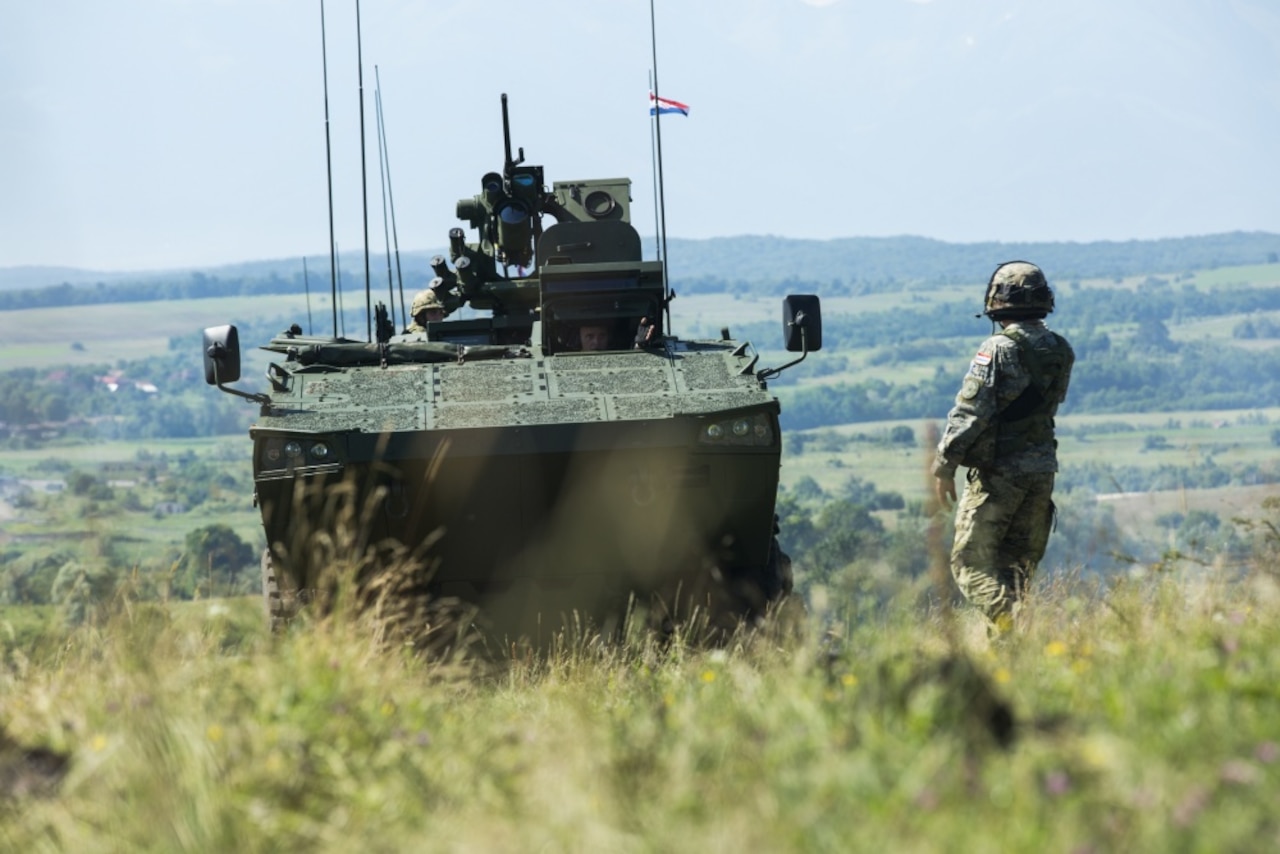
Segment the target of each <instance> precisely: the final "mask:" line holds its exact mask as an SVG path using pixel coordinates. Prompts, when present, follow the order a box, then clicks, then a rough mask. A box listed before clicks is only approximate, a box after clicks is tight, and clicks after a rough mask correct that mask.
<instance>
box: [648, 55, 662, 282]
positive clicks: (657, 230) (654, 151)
mask: <svg viewBox="0 0 1280 854" xmlns="http://www.w3.org/2000/svg"><path fill="white" fill-rule="evenodd" d="M649 91H650V92H652V91H653V69H652V68H651V69H649ZM657 103H658V102H657V101H654V104H655V105H656V104H657ZM654 109H657V107H656V106H655V108H654ZM649 160H650V161H651V164H652V165H651V166H650V168H651V169H652V170H653V171H652V172H651V173H650V174H651V175H653V244H654V252H656V253H657V256H658V260H659V261H661V260H662V227H661V226H660V225H659V223H658V147H657V145H656V144H655V143H654V141H653V125H650V126H649Z"/></svg>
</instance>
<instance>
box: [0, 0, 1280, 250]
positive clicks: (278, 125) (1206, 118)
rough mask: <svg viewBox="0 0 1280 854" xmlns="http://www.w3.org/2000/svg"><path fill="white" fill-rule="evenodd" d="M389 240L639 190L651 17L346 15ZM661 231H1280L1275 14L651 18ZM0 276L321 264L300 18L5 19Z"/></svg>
mask: <svg viewBox="0 0 1280 854" xmlns="http://www.w3.org/2000/svg"><path fill="white" fill-rule="evenodd" d="M325 8H326V12H327V26H328V41H329V106H330V113H331V131H332V140H333V156H334V166H333V169H334V178H335V186H334V193H335V203H336V205H337V221H338V243H339V244H340V246H341V247H342V248H343V250H344V251H345V250H350V249H356V248H358V247H359V246H360V245H362V243H363V237H362V225H361V205H360V185H359V170H360V160H359V157H360V151H359V112H358V108H357V104H358V93H357V74H356V71H357V63H356V56H355V43H356V39H355V11H354V9H355V7H354V2H353V0H351V2H348V1H347V0H328V2H327V3H326V6H325ZM362 14H363V21H362V26H363V34H364V82H365V110H366V130H367V133H368V139H369V148H368V166H367V168H368V177H369V206H370V242H371V244H372V245H373V246H374V247H375V248H376V249H378V250H381V248H382V247H383V245H384V243H383V230H382V228H383V227H382V219H381V195H380V189H379V182H378V160H377V154H376V147H375V146H374V142H373V141H374V127H375V125H374V98H373V92H374V88H373V87H374V66H375V65H377V66H378V67H379V69H380V74H381V81H382V87H383V105H384V108H385V111H386V121H387V128H388V136H389V140H388V144H389V147H390V165H391V176H392V179H393V184H392V188H393V191H394V198H395V203H396V218H397V225H398V233H399V240H400V246H401V248H402V249H404V250H412V249H427V248H435V247H442V246H443V245H444V244H445V236H446V233H447V231H448V229H449V228H450V227H452V226H453V225H455V224H457V222H456V220H455V219H454V205H455V203H456V201H457V200H458V199H459V198H462V197H464V196H471V195H473V194H474V193H475V192H476V191H477V190H478V188H479V179H480V176H481V174H483V173H484V172H486V171H489V170H496V169H500V168H501V165H502V136H501V113H500V111H499V95H500V93H502V92H507V93H508V94H509V95H510V98H511V122H512V131H513V137H514V140H513V141H514V143H515V145H517V146H523V147H524V149H525V153H526V155H527V158H528V160H529V162H532V163H541V164H543V165H544V166H545V167H546V175H547V180H548V182H551V181H553V180H557V179H574V178H591V177H614V176H620V175H625V176H629V177H631V178H632V180H633V181H634V182H635V183H634V184H633V191H632V192H633V196H634V198H635V203H634V205H633V216H634V219H635V221H636V223H637V225H638V227H639V229H640V231H641V233H643V234H652V232H653V204H652V183H651V180H652V179H651V175H652V170H651V153H650V143H649V139H650V132H649V120H648V115H647V102H646V97H647V95H646V93H647V87H648V83H647V80H648V73H649V69H650V67H651V65H652V61H651V53H650V42H649V5H648V2H647V0H540V2H538V3H531V2H516V0H424V1H423V2H412V1H411V0H381V2H380V0H365V2H363V3H362ZM657 20H658V61H659V72H660V75H661V77H660V83H661V90H662V93H663V94H664V95H666V96H668V97H672V98H676V99H678V100H681V101H685V102H686V103H688V104H690V105H691V107H692V114H691V116H690V117H689V118H681V117H674V118H669V119H664V120H663V124H662V128H663V142H664V166H665V171H666V179H667V224H668V233H669V234H670V235H671V236H676V237H691V238H697V237H711V236H726V235H738V234H775V235H784V236H788V237H816V238H831V237H843V236H865V235H896V234H916V235H923V236H927V237H935V238H940V239H943V240H950V241H977V240H1002V241H1021V240H1095V239H1108V240H1126V239H1131V238H1153V237H1168V236H1182V235H1190V234H1205V233H1213V232H1221V231H1230V230H1265V231H1280V156H1278V155H1277V139H1280V3H1275V2H1273V0H682V2H679V3H676V2H672V0H658V3H657ZM0 115H3V121H0V267H4V266H15V265H23V264H50V265H71V266H80V267H90V268H95V269H102V270H126V269H153V268H161V267H175V266H198V265H208V264H216V263H222V262H234V261H243V260H255V259H264V258H279V257H286V256H294V255H299V254H303V253H307V254H310V255H313V256H323V255H327V251H328V249H327V246H328V244H327V241H328V209H327V201H326V198H327V197H326V189H325V143H324V98H323V88H322V76H321V55H320V15H319V2H318V0H317V2H311V1H310V0H305V2H304V0H288V2H285V0H279V1H278V2H277V0H128V2H112V3H104V2H94V0H41V2H38V3H37V2H16V0H15V2H8V0H6V2H3V3H0Z"/></svg>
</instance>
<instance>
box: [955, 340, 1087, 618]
mask: <svg viewBox="0 0 1280 854" xmlns="http://www.w3.org/2000/svg"><path fill="white" fill-rule="evenodd" d="M1074 361H1075V354H1074V353H1073V352H1072V350H1071V346H1070V345H1069V344H1068V343H1067V342H1066V340H1065V339H1064V338H1062V337H1061V336H1059V335H1056V334H1055V333H1053V332H1051V331H1049V329H1048V327H1046V326H1045V324H1044V321H1042V320H1039V319H1034V320H1032V319H1022V320H1016V321H1013V322H1011V323H1009V324H1008V325H1007V326H1006V327H1005V328H1004V330H1003V331H1002V332H1000V333H997V334H995V335H993V336H991V337H990V338H988V339H987V340H986V341H984V342H982V346H981V347H979V348H978V353H977V355H975V356H974V357H973V361H972V362H971V363H970V365H969V372H968V374H966V375H965V378H964V383H963V384H962V385H961V388H960V393H959V394H958V395H957V396H956V402H955V406H954V407H952V409H951V412H950V413H949V414H948V415H947V428H946V431H945V432H944V434H943V436H942V441H941V442H940V443H939V445H938V454H937V458H936V461H935V462H934V470H933V473H934V475H935V476H936V477H939V478H942V479H945V480H950V479H952V478H954V477H955V471H956V467H957V466H960V465H963V466H966V467H967V468H968V469H969V472H968V476H967V481H968V482H967V485H966V486H965V490H964V496H963V497H962V498H961V499H960V502H959V506H958V507H957V509H956V538H955V544H954V546H953V547H952V550H951V572H952V574H953V575H954V576H955V579H956V583H957V584H958V585H959V587H960V590H961V592H963V593H964V595H965V598H966V599H968V600H969V602H971V603H972V604H973V605H975V606H976V607H978V608H979V609H980V610H981V611H982V612H983V613H984V614H986V616H987V617H988V618H989V619H990V620H992V621H993V622H994V623H996V624H997V625H999V624H1000V622H1001V620H1002V618H1003V619H1007V617H1006V616H1005V615H1008V614H1010V613H1011V612H1012V609H1013V606H1014V604H1015V603H1016V602H1018V601H1019V600H1020V599H1021V598H1022V596H1023V594H1024V591H1025V590H1026V587H1027V585H1028V584H1029V583H1030V581H1031V578H1032V575H1033V574H1034V573H1035V569H1036V565H1037V564H1038V563H1039V562H1040V559H1041V558H1042V557H1044V550H1045V545H1046V544H1047V542H1048V539H1049V529H1050V527H1051V526H1052V523H1053V513H1054V510H1053V500H1052V495H1053V479H1054V473H1055V472H1057V470H1058V458H1057V445H1058V443H1057V441H1056V440H1055V439H1054V438H1053V416H1054V414H1055V413H1056V412H1057V409H1058V404H1059V403H1060V402H1061V401H1062V400H1063V399H1064V398H1065V397H1066V393H1067V384H1068V382H1069V380H1070V376H1071V366H1072V363H1073V362H1074Z"/></svg>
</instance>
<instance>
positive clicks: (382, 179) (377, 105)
mask: <svg viewBox="0 0 1280 854" xmlns="http://www.w3.org/2000/svg"><path fill="white" fill-rule="evenodd" d="M373 79H374V81H375V83H374V87H373V112H374V116H375V117H376V118H377V133H378V184H379V185H380V186H381V187H382V240H383V245H384V246H385V247H386V249H385V252H386V255H387V305H388V306H389V307H390V310H391V325H392V326H395V325H396V297H395V280H394V279H392V277H391V232H390V231H389V230H388V227H389V224H388V220H387V169H386V166H385V164H384V163H383V157H382V82H381V80H380V78H379V77H378V66H377V65H374V66H373ZM407 320H408V319H407V318H406V323H405V325H406V326H408V325H409V324H408V322H407Z"/></svg>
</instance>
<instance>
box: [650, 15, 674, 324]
mask: <svg viewBox="0 0 1280 854" xmlns="http://www.w3.org/2000/svg"><path fill="white" fill-rule="evenodd" d="M653 3H654V0H649V42H650V45H651V46H652V48H653V133H654V138H655V139H656V140H657V148H658V228H659V230H660V232H661V237H660V239H659V246H660V247H661V250H660V251H661V253H662V254H661V260H662V309H663V313H664V314H665V315H666V324H665V326H666V329H667V331H668V332H670V331H671V281H670V277H669V273H670V268H669V262H668V260H667V193H666V185H665V184H664V182H663V180H662V107H661V104H662V102H661V101H660V100H658V99H659V96H660V95H661V94H662V93H661V92H660V91H659V90H658V23H657V15H656V14H655V12H654V10H653Z"/></svg>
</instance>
